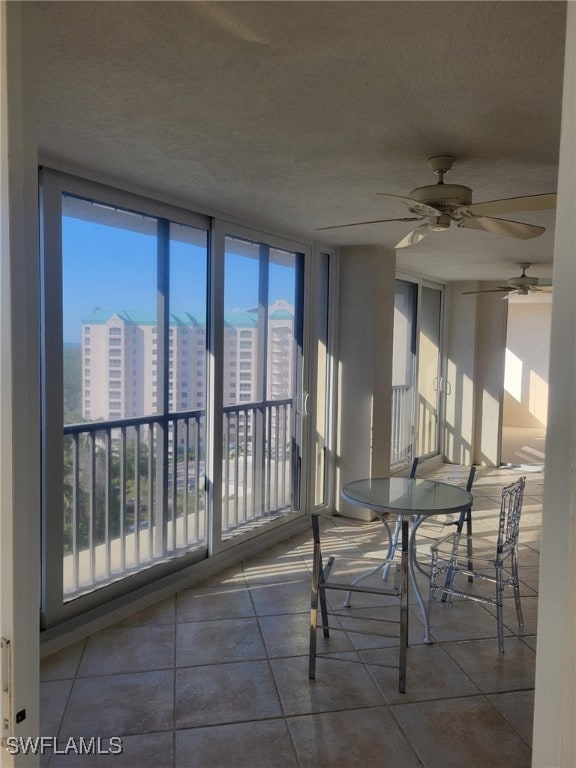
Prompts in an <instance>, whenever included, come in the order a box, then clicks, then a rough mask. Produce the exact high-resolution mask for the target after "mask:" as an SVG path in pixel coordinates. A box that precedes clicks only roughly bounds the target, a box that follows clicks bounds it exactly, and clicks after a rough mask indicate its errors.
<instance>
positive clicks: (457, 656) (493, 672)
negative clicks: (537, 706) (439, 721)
mask: <svg viewBox="0 0 576 768" xmlns="http://www.w3.org/2000/svg"><path fill="white" fill-rule="evenodd" d="M444 647H445V649H446V651H447V652H448V653H449V654H450V656H451V657H452V658H453V659H454V661H455V662H456V663H457V664H458V665H459V666H460V667H461V668H462V669H463V670H464V672H465V673H466V674H467V675H468V677H469V678H470V679H471V680H473V681H474V683H476V685H477V686H478V688H479V689H480V690H481V691H482V692H483V693H498V692H505V691H511V690H512V691H513V690H519V689H523V688H534V669H535V664H536V654H535V653H534V651H533V650H532V649H531V648H529V647H528V646H527V645H526V644H525V643H523V642H522V640H520V639H519V638H517V637H507V638H506V639H505V644H504V647H505V652H504V653H499V652H498V640H497V639H496V638H494V639H490V640H469V641H467V642H461V643H446V644H445V646H444Z"/></svg>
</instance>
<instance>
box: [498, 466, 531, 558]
mask: <svg viewBox="0 0 576 768" xmlns="http://www.w3.org/2000/svg"><path fill="white" fill-rule="evenodd" d="M525 485H526V478H525V477H520V478H519V479H518V480H516V482H515V483H512V484H511V485H507V486H506V487H505V488H503V489H502V503H501V506H500V521H499V525H498V546H497V551H498V554H501V553H502V552H503V551H504V550H509V549H511V548H513V547H515V546H516V545H517V544H518V533H519V530H520V515H521V514H522V502H523V500H524V487H525Z"/></svg>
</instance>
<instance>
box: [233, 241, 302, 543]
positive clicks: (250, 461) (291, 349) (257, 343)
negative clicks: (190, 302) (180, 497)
mask: <svg viewBox="0 0 576 768" xmlns="http://www.w3.org/2000/svg"><path fill="white" fill-rule="evenodd" d="M301 281H302V256H301V254H298V253H295V252H290V251H286V250H283V249H279V248H274V247H270V245H269V244H267V243H262V242H253V241H250V240H246V239H240V238H237V237H232V236H227V237H226V240H225V262H224V318H225V329H226V339H227V344H228V349H229V350H230V352H232V353H234V352H235V351H236V350H238V354H239V356H240V359H241V360H242V362H241V364H240V365H241V366H242V368H241V369H238V368H237V366H236V365H235V364H234V363H235V357H236V356H235V355H234V354H233V356H232V355H231V356H227V355H225V357H224V377H223V381H222V391H223V401H224V414H223V416H224V419H223V427H224V440H223V455H224V461H223V476H222V537H223V539H224V540H226V539H229V538H230V537H231V536H235V535H237V534H238V533H239V532H243V531H244V530H246V529H247V528H249V527H251V526H253V525H254V524H255V523H257V522H259V523H260V524H261V523H262V522H264V521H266V520H270V519H275V518H277V517H278V516H282V515H284V514H286V513H287V512H292V511H293V510H294V509H297V508H298V494H297V489H298V487H299V477H298V472H299V465H298V461H297V445H298V439H297V434H296V430H297V416H298V414H297V413H296V411H295V409H294V399H295V396H296V394H297V392H298V391H301V389H302V384H301V380H299V373H298V372H299V371H300V374H301V364H300V360H301V356H302V334H301V328H302V320H301V318H302V312H303V307H302V301H301V296H300V284H301ZM247 350H251V351H250V352H248V351H247Z"/></svg>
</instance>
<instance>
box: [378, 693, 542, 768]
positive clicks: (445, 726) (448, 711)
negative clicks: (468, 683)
mask: <svg viewBox="0 0 576 768" xmlns="http://www.w3.org/2000/svg"><path fill="white" fill-rule="evenodd" d="M391 710H392V713H393V715H394V717H395V718H396V719H397V720H398V722H399V723H400V726H401V727H402V730H403V731H404V733H405V734H406V735H407V737H408V739H409V740H410V742H411V744H412V746H413V747H414V749H415V750H416V752H417V754H418V756H419V758H420V760H421V761H422V765H423V766H424V767H425V768H439V766H441V768H462V766H466V768H487V766H490V768H530V759H531V754H530V749H529V748H528V746H527V745H526V744H525V743H524V741H523V740H522V739H521V738H520V737H519V736H518V735H517V734H516V733H515V731H513V730H511V729H510V726H509V724H508V723H507V722H506V720H505V719H504V718H503V717H502V715H500V714H499V713H498V712H497V711H496V710H495V709H494V708H493V707H492V705H491V704H490V703H489V702H488V701H486V699H485V698H484V697H482V696H478V697H470V698H462V699H446V700H443V701H437V702H421V703H415V704H404V705H397V706H393V707H391Z"/></svg>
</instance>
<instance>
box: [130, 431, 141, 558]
mask: <svg viewBox="0 0 576 768" xmlns="http://www.w3.org/2000/svg"><path fill="white" fill-rule="evenodd" d="M140 487H141V486H140V424H136V425H135V426H134V513H133V517H132V519H133V521H134V562H135V563H136V565H139V563H140Z"/></svg>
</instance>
